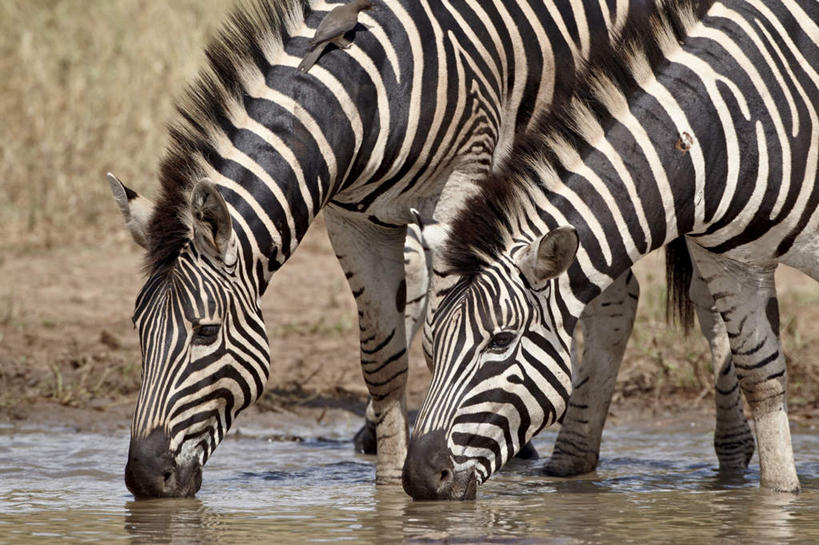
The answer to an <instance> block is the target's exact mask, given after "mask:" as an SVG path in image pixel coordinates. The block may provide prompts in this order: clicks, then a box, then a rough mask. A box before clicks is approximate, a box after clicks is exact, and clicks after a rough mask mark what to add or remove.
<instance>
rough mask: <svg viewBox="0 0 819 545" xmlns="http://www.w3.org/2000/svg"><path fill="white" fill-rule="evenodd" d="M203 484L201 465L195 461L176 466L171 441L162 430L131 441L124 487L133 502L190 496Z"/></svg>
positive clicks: (155, 430)
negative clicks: (129, 493) (131, 495)
mask: <svg viewBox="0 0 819 545" xmlns="http://www.w3.org/2000/svg"><path fill="white" fill-rule="evenodd" d="M201 485H202V466H201V464H199V462H198V461H197V460H195V459H191V460H189V461H187V462H185V463H178V462H177V461H176V460H175V459H174V455H173V453H171V451H170V438H169V437H168V435H167V434H166V433H165V432H164V431H163V430H161V429H159V428H157V429H154V430H153V431H152V432H151V433H150V434H148V436H146V437H143V438H140V439H135V438H133V437H132V438H131V444H130V446H129V447H128V463H127V464H126V466H125V486H127V487H128V490H129V491H130V492H131V494H133V495H134V497H135V498H136V499H149V498H184V497H192V496H194V495H195V494H196V493H197V492H198V491H199V487H200V486H201Z"/></svg>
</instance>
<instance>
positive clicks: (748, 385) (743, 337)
mask: <svg viewBox="0 0 819 545" xmlns="http://www.w3.org/2000/svg"><path fill="white" fill-rule="evenodd" d="M688 247H689V250H690V252H691V257H692V258H693V260H694V262H695V263H696V265H697V267H698V268H699V271H700V273H701V274H702V278H703V280H704V281H705V283H706V285H707V286H708V291H710V292H711V294H712V295H713V297H714V304H715V306H716V308H717V310H718V311H719V313H720V315H721V316H722V319H723V320H724V322H725V328H726V331H727V333H728V340H729V343H730V346H731V357H732V361H733V366H734V367H735V368H736V373H737V378H738V379H739V385H740V387H741V388H742V391H743V393H744V394H745V399H746V400H747V401H748V405H749V406H750V408H751V414H752V415H753V418H754V423H755V428H756V440H757V443H758V444H759V467H760V485H761V486H762V487H764V488H771V489H774V490H778V491H782V492H798V491H799V479H798V477H797V476H796V466H795V464H794V461H793V447H792V446H791V433H790V428H789V424H788V414H787V406H786V399H787V369H786V367H785V358H784V357H783V356H782V349H781V346H780V343H779V310H778V306H777V300H776V287H775V284H774V270H775V266H767V267H763V266H756V265H749V264H746V263H740V262H738V261H734V260H732V259H729V258H727V257H725V256H720V255H717V254H714V253H711V252H709V251H708V250H705V249H704V248H702V247H701V246H698V245H697V244H695V243H691V242H689V244H688Z"/></svg>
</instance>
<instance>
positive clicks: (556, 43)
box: [109, 0, 645, 497]
mask: <svg viewBox="0 0 819 545" xmlns="http://www.w3.org/2000/svg"><path fill="white" fill-rule="evenodd" d="M644 4H645V1H631V2H628V1H617V2H614V1H612V0H610V1H609V2H600V1H598V0H584V1H583V2H571V3H568V4H565V3H564V4H560V5H559V6H558V5H556V4H554V3H552V2H543V1H542V0H541V1H537V0H529V1H527V2H520V3H514V4H508V5H506V4H503V5H500V3H493V4H491V5H490V4H484V3H478V2H469V3H461V4H458V5H457V6H455V5H453V4H452V3H449V2H443V3H436V4H434V5H428V4H427V3H425V2H417V1H410V0H406V1H402V2H389V3H386V2H379V3H376V4H375V5H374V9H373V10H372V11H368V12H365V13H362V14H361V15H360V22H361V25H359V27H357V28H356V29H355V30H354V31H353V32H351V33H349V34H348V35H347V38H349V39H351V40H352V46H351V47H350V48H349V49H344V50H340V49H336V48H333V47H332V46H331V47H329V48H328V49H326V50H325V51H324V52H323V54H322V56H321V58H320V59H319V60H318V62H317V64H316V65H315V66H313V67H312V68H311V69H310V71H309V74H303V73H299V72H298V71H297V69H296V67H297V65H298V64H299V63H300V61H301V59H302V57H303V55H304V53H305V51H306V50H307V47H308V44H309V39H310V38H311V37H312V34H313V32H314V29H315V28H316V27H317V26H318V24H319V22H320V21H321V20H322V18H323V16H324V15H325V14H326V13H327V12H328V11H329V10H330V9H332V8H333V7H334V6H336V5H337V4H334V3H328V2H325V1H321V0H316V1H315V2H312V3H309V4H308V2H306V1H305V0H279V1H277V2H261V1H255V2H252V3H249V4H245V5H243V6H241V7H240V8H239V9H238V10H237V11H235V12H234V14H233V15H232V17H231V18H230V20H229V22H228V23H227V25H226V26H225V27H224V28H223V30H222V31H221V33H220V35H219V37H218V38H217V39H216V40H215V42H214V43H213V44H212V45H211V46H209V47H208V49H207V50H206V57H207V58H208V65H207V66H206V68H205V69H204V71H203V72H202V73H201V74H200V76H199V78H198V80H197V81H195V82H194V83H193V85H192V86H191V87H190V88H189V90H188V92H187V93H186V95H185V96H184V97H183V98H182V100H181V103H180V106H179V108H178V119H177V120H176V121H175V122H174V123H173V124H172V125H171V128H170V145H169V148H168V150H167V151H166V153H165V155H164V156H163V158H162V160H161V162H160V168H159V179H160V191H159V196H158V199H157V201H156V202H153V201H150V200H149V199H147V198H146V197H144V196H142V195H140V194H138V193H137V192H135V191H133V190H132V189H130V188H128V187H126V186H125V185H124V184H123V183H122V182H120V181H119V180H118V179H116V178H115V177H113V176H111V177H110V178H109V183H110V184H111V189H112V191H113V194H114V198H115V201H116V203H117V204H118V206H119V207H120V210H121V212H122V215H123V217H124V219H125V222H126V226H127V227H128V229H129V230H130V232H131V234H132V236H133V238H134V240H135V241H136V242H137V243H138V244H140V245H141V246H143V247H144V248H145V249H146V259H145V270H146V272H147V277H148V278H147V280H146V281H145V283H144V285H143V286H142V288H141V290H140V292H139V294H138V296H137V300H136V304H135V310H134V316H133V321H134V325H135V327H136V328H137V330H138V333H139V338H140V346H141V350H142V360H143V376H142V384H141V387H140V392H139V395H138V398H137V404H136V409H135V411H134V418H133V421H132V426H131V443H130V446H129V454H128V462H127V464H126V468H125V481H126V485H127V486H128V488H129V490H130V491H131V492H132V493H133V494H134V495H135V496H137V497H155V496H186V495H193V494H195V493H196V491H198V489H199V487H200V486H201V479H202V467H203V465H204V464H205V462H206V461H207V459H208V458H209V456H210V455H211V454H212V452H213V450H214V449H215V448H216V446H217V445H218V444H219V442H220V441H221V440H222V438H223V437H224V436H225V434H226V433H227V431H228V429H229V428H230V426H231V425H232V423H233V421H234V420H235V418H236V416H237V415H238V414H239V413H240V412H241V411H242V410H244V409H245V408H247V407H248V406H250V405H251V404H252V403H253V402H254V401H255V400H256V399H257V398H258V397H259V395H260V394H261V392H262V389H263V387H264V384H265V382H266V380H267V377H268V373H269V357H270V355H269V348H268V343H267V337H266V333H265V328H264V321H263V318H262V316H261V311H260V305H259V300H260V297H261V296H262V294H263V293H264V292H265V290H266V287H267V285H268V283H269V281H270V278H271V276H272V274H273V273H275V271H276V270H278V268H279V267H281V266H282V265H283V264H284V263H285V262H286V261H287V259H288V258H289V256H290V255H291V254H292V253H293V251H295V249H296V247H297V246H298V243H299V241H300V240H301V239H302V237H303V236H304V234H305V233H306V231H307V229H308V227H309V226H310V224H311V222H312V220H313V219H314V218H315V216H316V215H317V214H318V213H319V211H321V210H323V211H324V213H325V223H326V225H327V228H328V232H329V235H330V239H331V243H332V246H333V248H334V250H335V252H336V254H337V256H338V258H339V261H340V263H341V265H342V268H343V270H344V272H345V276H346V277H347V280H348V284H349V285H350V288H351V290H352V291H353V295H354V296H355V299H356V304H357V307H358V315H359V327H360V340H361V364H362V370H363V375H364V378H365V382H366V383H367V386H368V390H369V392H370V395H371V397H372V399H373V404H372V411H371V417H370V419H371V421H372V422H374V423H375V427H376V431H377V436H378V440H377V445H378V448H377V460H376V475H377V482H397V481H398V480H399V479H400V475H401V469H402V464H403V459H404V455H405V451H406V446H407V441H408V431H407V421H406V408H405V399H404V398H405V396H404V385H405V380H406V371H407V354H406V344H407V343H406V339H407V333H406V331H405V327H406V322H405V316H404V314H405V312H406V310H407V309H406V300H407V293H408V291H410V292H415V290H410V289H409V288H407V285H406V282H405V278H404V277H405V273H404V269H403V259H404V257H403V252H402V248H403V245H404V237H405V233H406V225H407V224H408V223H409V222H411V221H412V220H413V218H414V216H413V215H412V212H411V211H410V210H411V208H414V209H417V210H418V211H419V214H420V216H421V217H422V218H424V219H425V220H428V219H429V220H430V221H440V222H442V223H446V222H447V221H448V219H449V216H450V215H451V214H452V213H453V212H454V211H455V210H457V208H458V203H459V202H461V201H462V200H463V199H464V198H465V197H466V195H465V194H464V191H463V189H464V187H470V186H471V183H469V182H470V180H472V179H474V178H475V177H476V176H478V175H481V174H485V173H486V172H488V171H489V170H490V169H492V168H496V167H497V166H498V165H500V164H501V163H502V162H503V161H504V159H505V158H506V156H507V155H508V152H509V149H510V148H511V146H512V140H513V139H514V138H515V136H516V135H517V134H519V133H522V132H525V131H526V130H528V129H530V128H531V127H534V126H535V125H536V124H537V122H538V120H539V119H540V118H541V117H543V115H544V113H545V112H546V111H547V110H548V106H549V105H550V104H551V102H552V100H553V99H554V98H555V97H557V96H561V95H565V94H567V93H568V91H569V90H570V89H571V87H572V84H573V81H574V74H575V67H577V66H579V65H580V64H581V63H582V61H583V60H584V59H586V58H587V57H588V56H589V54H590V52H591V51H593V50H596V49H597V48H598V47H599V44H604V43H608V41H609V39H610V37H611V36H612V35H613V34H614V33H616V32H617V31H618V30H619V29H620V28H621V27H622V26H623V25H624V24H625V23H626V21H627V20H629V19H630V18H633V17H639V16H641V13H642V11H643V10H642V8H643V7H644ZM429 37H434V38H435V39H429ZM399 52H401V53H402V54H399ZM613 289H617V287H615V288H613ZM622 297H628V295H627V294H626V293H625V292H624V293H623V295H622ZM632 321H633V316H631V317H628V316H626V317H623V318H618V323H620V324H621V329H622V330H623V332H624V334H625V336H626V337H627V336H628V333H629V331H630V328H631V322H632ZM606 350H607V349H606V348H605V347H601V348H600V350H599V353H601V354H603V353H606ZM612 353H613V354H614V356H617V359H619V357H620V356H618V354H617V349H616V348H615V349H613V352H612Z"/></svg>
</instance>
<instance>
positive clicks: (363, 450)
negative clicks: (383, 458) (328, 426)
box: [353, 420, 378, 454]
mask: <svg viewBox="0 0 819 545" xmlns="http://www.w3.org/2000/svg"><path fill="white" fill-rule="evenodd" d="M353 446H354V447H355V451H356V452H358V453H359V454H377V453H378V443H377V442H376V440H375V424H373V423H372V422H370V421H369V420H368V421H365V422H364V425H363V426H362V427H361V429H360V430H358V431H357V432H356V434H355V436H353Z"/></svg>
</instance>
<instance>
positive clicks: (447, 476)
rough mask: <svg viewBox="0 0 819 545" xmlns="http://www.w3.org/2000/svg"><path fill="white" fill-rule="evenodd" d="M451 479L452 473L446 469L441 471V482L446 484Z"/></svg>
mask: <svg viewBox="0 0 819 545" xmlns="http://www.w3.org/2000/svg"><path fill="white" fill-rule="evenodd" d="M451 480H452V473H451V472H450V471H449V470H448V469H444V470H442V471H441V484H446V483H448V482H449V481H451Z"/></svg>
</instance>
